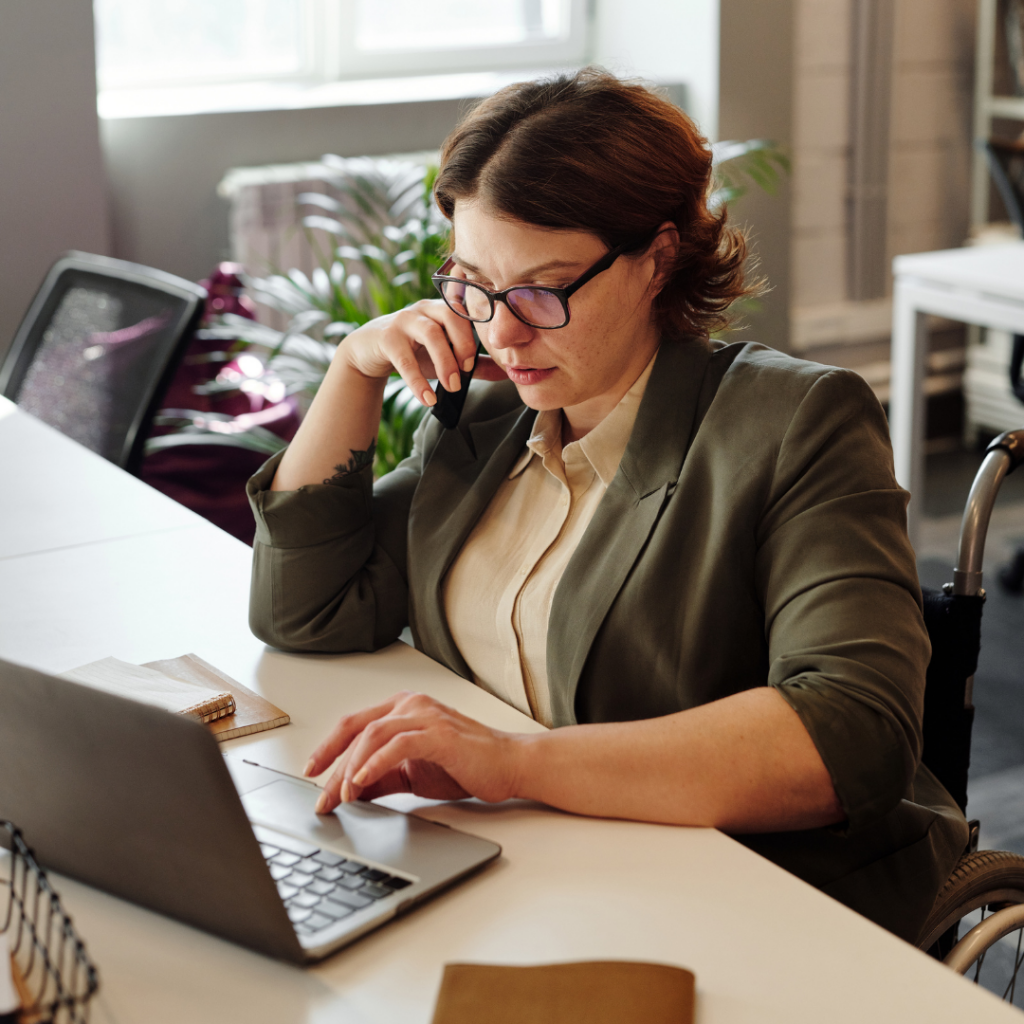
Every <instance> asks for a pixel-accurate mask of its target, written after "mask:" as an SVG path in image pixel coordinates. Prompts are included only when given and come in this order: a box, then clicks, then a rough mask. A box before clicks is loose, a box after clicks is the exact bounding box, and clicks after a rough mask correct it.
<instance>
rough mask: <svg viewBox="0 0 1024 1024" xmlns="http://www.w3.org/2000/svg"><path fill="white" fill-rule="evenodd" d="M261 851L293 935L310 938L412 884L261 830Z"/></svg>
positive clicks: (335, 854) (347, 859) (395, 876)
mask: <svg viewBox="0 0 1024 1024" xmlns="http://www.w3.org/2000/svg"><path fill="white" fill-rule="evenodd" d="M259 831H260V832H263V835H262V836H260V835H258V836H257V838H259V839H260V849H261V850H262V851H263V856H264V858H265V859H266V861H267V867H268V868H269V869H270V874H271V877H272V878H273V879H274V882H275V883H276V884H277V891H278V892H279V893H280V894H281V899H282V900H284V905H285V907H286V908H287V910H288V916H289V917H290V918H291V921H292V924H293V925H294V927H295V931H296V932H298V933H299V935H312V934H314V932H318V931H321V930H323V929H324V928H329V927H330V926H331V925H333V924H335V923H336V922H337V921H341V920H343V919H344V918H346V917H348V916H349V915H350V914H354V913H355V912H356V911H357V910H362V909H363V908H364V907H368V906H370V905H371V904H372V903H374V902H375V901H377V900H383V899H386V898H387V897H388V896H391V895H393V894H394V893H396V892H398V890H399V889H404V888H405V887H406V886H407V885H412V881H411V880H410V879H408V878H401V877H400V876H398V875H390V874H388V873H387V872H386V871H379V870H378V869H377V868H371V867H369V866H368V865H367V864H363V863H361V862H360V861H357V860H353V859H351V858H349V857H342V856H341V855H340V854H337V853H332V852H331V851H329V850H320V849H318V848H317V847H315V846H313V845H311V844H309V843H304V842H302V841H301V840H299V839H292V838H291V837H290V836H281V835H279V834H278V833H276V832H275V833H273V834H272V835H273V841H267V840H269V838H270V835H271V833H268V832H266V831H264V830H263V829H260V830H259Z"/></svg>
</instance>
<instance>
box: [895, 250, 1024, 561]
mask: <svg viewBox="0 0 1024 1024" xmlns="http://www.w3.org/2000/svg"><path fill="white" fill-rule="evenodd" d="M893 274H894V275H895V285H894V290H893V307H892V377H891V388H890V398H889V430H890V434H891V436H892V449H893V457H894V460H895V465H896V479H897V480H898V481H899V483H900V485H901V486H903V487H905V488H906V489H907V490H908V491H910V493H911V496H912V497H911V501H910V506H909V508H908V512H907V515H908V526H909V529H910V539H911V541H912V542H914V541H916V539H917V536H916V534H917V524H918V520H919V519H920V515H921V509H922V496H923V488H924V417H925V395H924V367H925V359H926V357H927V354H928V352H927V348H928V335H927V329H926V321H925V317H926V316H928V315H929V314H931V315H933V316H943V317H948V318H949V319H950V320H960V321H963V322H964V323H969V324H978V325H979V326H981V327H990V328H994V329H996V330H1003V331H1011V332H1013V333H1016V334H1024V242H1014V243H1010V244H1007V245H992V246H978V247H976V248H967V249H946V250H943V251H940V252H923V253H916V254H914V255H910V256H897V257H896V258H895V259H894V260H893ZM1007 372H1009V367H1007Z"/></svg>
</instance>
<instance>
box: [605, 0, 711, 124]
mask: <svg viewBox="0 0 1024 1024" xmlns="http://www.w3.org/2000/svg"><path fill="white" fill-rule="evenodd" d="M718 7H719V0H597V3H596V6H595V11H594V13H595V24H594V41H593V60H594V62H595V63H597V64H602V65H604V66H605V67H607V68H608V69H609V70H610V71H614V72H616V73H618V74H623V75H639V76H641V77H643V78H650V79H654V80H655V81H659V82H683V83H685V84H686V87H687V94H688V96H687V103H686V107H687V110H688V112H689V113H690V115H691V116H692V117H693V118H694V119H695V120H696V122H697V124H698V125H699V126H700V128H701V130H702V131H703V132H704V134H705V135H707V136H708V138H710V139H715V138H716V137H717V131H718Z"/></svg>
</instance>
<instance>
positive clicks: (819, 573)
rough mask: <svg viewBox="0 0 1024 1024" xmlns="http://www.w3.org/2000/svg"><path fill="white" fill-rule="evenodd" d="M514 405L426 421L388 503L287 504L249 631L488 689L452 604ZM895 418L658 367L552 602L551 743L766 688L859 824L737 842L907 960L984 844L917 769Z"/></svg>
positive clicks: (756, 366) (261, 534) (486, 403)
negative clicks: (966, 852)
mask: <svg viewBox="0 0 1024 1024" xmlns="http://www.w3.org/2000/svg"><path fill="white" fill-rule="evenodd" d="M534 415H535V414H534V413H533V412H532V411H531V410H529V409H527V408H526V407H524V405H523V404H522V402H521V401H520V400H519V397H518V394H517V392H516V390H515V388H514V387H513V386H512V385H511V384H507V383H499V384H481V383H474V385H473V386H472V387H471V389H470V393H469V395H468V397H467V402H466V408H465V410H464V412H463V416H462V420H461V422H460V424H459V426H458V427H457V428H456V429H454V430H450V431H446V430H444V429H442V428H441V427H440V425H439V424H438V423H437V422H436V421H435V420H434V419H433V417H427V418H426V420H425V421H424V424H423V425H422V427H421V428H420V430H419V431H418V435H417V442H416V449H415V451H414V453H413V455H412V456H411V457H410V458H409V459H407V460H406V461H405V462H403V463H402V464H401V465H400V466H399V467H398V468H397V469H396V470H394V472H392V473H390V474H388V475H387V476H385V477H383V478H382V479H381V480H379V481H377V483H376V484H375V485H374V484H373V483H372V478H371V475H370V470H369V469H366V470H363V471H362V472H360V473H355V474H351V475H349V476H347V477H343V478H342V479H341V482H340V483H332V484H325V485H316V486H310V487H304V488H301V489H300V490H298V491H294V492H271V491H269V489H268V488H269V485H270V482H271V480H272V479H273V474H274V472H275V469H276V464H277V458H278V457H276V456H275V458H274V459H272V460H270V462H268V463H267V465H266V466H264V467H263V468H262V469H261V470H260V472H259V473H257V474H256V476H255V477H253V479H252V481H250V485H249V493H250V497H251V501H252V506H253V510H254V512H255V515H256V519H257V531H256V541H255V548H254V566H253V585H252V601H251V610H250V622H251V626H252V629H253V632H254V633H255V634H256V635H257V636H259V637H260V638H261V639H263V640H265V641H266V642H267V643H269V644H272V645H274V646H276V647H280V648H283V649H285V650H291V651H319V652H325V651H330V652H338V651H354V650H373V649H377V648H379V647H381V646H383V645H385V644H388V643H391V642H392V641H393V640H394V639H395V638H396V637H397V636H398V634H399V633H400V632H401V630H402V629H403V628H404V627H405V626H406V625H407V624H408V625H410V626H411V627H412V633H413V637H414V638H415V641H416V646H417V647H418V648H419V649H420V650H422V651H424V652H425V653H426V654H428V655H430V656H431V657H432V658H434V659H436V660H437V661H439V662H441V663H442V664H444V665H447V666H448V667H449V668H451V669H452V670H453V671H454V672H457V673H459V674H460V675H462V676H465V677H467V678H468V677H469V676H470V672H469V669H468V668H467V666H466V663H465V661H464V660H463V658H462V656H461V655H460V653H459V651H458V649H457V648H456V646H455V644H454V642H453V640H452V636H451V632H450V630H449V628H448V624H447V622H446V621H445V614H444V605H443V601H442V597H441V588H442V581H443V579H444V577H445V574H446V572H447V571H448V568H449V567H450V566H451V564H452V561H453V559H454V558H455V557H456V555H457V554H458V552H459V549H460V548H461V546H462V544H463V543H464V541H465V540H466V538H467V537H468V535H469V533H470V531H471V530H472V529H473V526H474V524H475V523H476V522H477V520H478V519H479V518H480V515H481V513H482V512H483V510H484V509H485V508H486V507H487V504H488V502H489V501H490V500H491V497H492V496H493V495H494V493H495V491H496V490H497V488H498V486H499V484H500V483H501V481H502V480H504V479H505V478H506V477H507V475H508V473H509V471H510V470H511V468H512V466H513V464H514V463H515V461H516V459H517V458H518V457H519V455H520V454H521V453H522V451H523V447H524V445H525V443H526V440H527V438H528V437H529V435H530V430H531V427H532V424H533V419H534ZM906 500H907V494H906V492H904V491H902V490H901V489H900V488H899V487H898V485H897V484H896V481H895V479H894V476H893V470H892V452H891V449H890V445H889V439H888V430H887V425H886V421H885V417H884V414H883V412H882V409H881V407H880V406H879V404H878V402H877V400H876V399H875V397H874V395H873V394H872V392H871V390H870V389H869V388H868V387H867V385H866V384H865V383H864V382H863V380H862V379H861V378H860V377H859V376H858V375H856V374H854V373H852V372H850V371H847V370H841V369H836V368H830V367H824V366H819V365H817V364H814V363H808V362H803V361H800V360H796V359H792V358H790V357H788V356H785V355H782V354H780V353H778V352H774V351H772V350H771V349H767V348H765V347H763V346H759V345H753V344H748V343H739V344H728V345H727V344H722V343H717V342H709V341H707V340H705V339H695V338H690V339H682V340H680V339H669V340H666V341H665V342H664V343H663V344H662V345H661V348H660V350H659V353H658V357H657V360H656V362H655V366H654V369H653V371H652V374H651V377H650V380H649V382H648V385H647V389H646V391H645V393H644V397H643V401H642V403H641V406H640V409H639V412H638V415H637V420H636V425H635V427H634V429H633V433H632V435H631V437H630V440H629V444H628V445H627V447H626V451H625V454H624V455H623V458H622V462H621V465H620V467H619V471H618V473H617V475H616V477H615V478H614V480H613V481H612V483H611V485H610V486H609V488H608V490H607V492H606V494H605V496H604V498H603V499H602V501H601V503H600V505H599V506H598V509H597V511H596V513H595V515H594V518H593V519H592V521H591V523H590V525H589V527H588V528H587V531H586V533H585V534H584V536H583V539H582V540H581V542H580V544H579V547H578V548H577V550H576V552H575V553H574V555H573V557H572V559H571V560H570V562H569V565H568V567H567V568H566V571H565V574H564V576H563V578H562V581H561V583H560V585H559V587H558V590H557V592H556V594H555V598H554V603H553V605H552V609H551V619H550V625H549V630H548V677H549V681H550V687H551V704H552V713H553V717H554V721H555V724H556V725H558V726H562V725H571V724H574V723H576V722H606V721H623V720H634V719H643V718H650V717H654V716H657V715H665V714H670V713H672V712H676V711H680V710H683V709H686V708H691V707H695V706H697V705H700V704H704V703H707V702H708V701H712V700H716V699H718V698H721V697H725V696H728V695H729V694H732V693H737V692H739V691H741V690H746V689H749V688H750V687H754V686H765V685H768V686H774V687H776V688H777V689H778V691H779V693H780V694H781V695H782V696H783V697H784V698H785V700H786V701H788V703H789V704H790V705H791V706H792V707H793V708H794V709H795V710H796V712H797V713H798V714H799V715H800V717H801V719H802V721H803V722H804V724H805V726H806V727H807V730H808V732H809V733H810V735H811V737H812V739H813V740H814V742H815V744H816V746H817V748H818V750H819V751H820V753H821V756H822V758H823V760H824V762H825V764H826V766H827V767H828V770H829V772H830V773H831V776H832V780H833V783H834V785H835V789H836V793H837V795H838V797H839V800H840V802H841V803H842V806H843V808H844V810H845V811H846V815H847V820H846V822H845V823H844V824H843V825H842V826H841V827H837V828H832V829H815V830H809V831H803V832H789V833H777V834H772V835H763V836H746V837H739V838H740V841H741V842H744V843H746V844H747V845H748V846H750V847H751V848H752V849H755V850H757V851H759V852H761V853H763V854H764V855H765V856H768V857H769V858H771V859H772V860H774V861H775V862H776V863H778V864H780V865H782V866H783V867H785V868H787V869H789V870H791V871H793V872H794V873H795V874H797V875H799V876H800V877H802V878H804V879H805V880H807V881H808V882H810V883H811V884H813V885H815V886H818V887H819V888H821V889H823V890H824V891H825V892H827V893H829V894H831V895H833V896H835V897H836V898H837V899H839V900H841V901H842V902H844V903H846V904H848V905H849V906H851V907H853V908H854V909H856V910H859V911H861V912H862V913H864V914H866V915H867V916H869V917H871V918H872V919H874V920H876V921H878V922H879V923H881V924H883V925H885V926H886V927H888V928H890V929H891V930H893V931H895V932H896V933H897V934H899V935H902V936H904V937H906V938H908V939H910V940H913V939H914V938H916V935H917V933H918V930H919V929H920V926H921V924H922V923H923V921H924V918H925V916H926V915H927V913H928V910H929V909H930V907H931V903H932V901H933V899H934V897H935V894H936V892H937V891H938V888H939V886H940V885H941V884H942V882H944V881H945V879H946V878H947V877H948V875H949V873H950V871H951V870H952V868H953V865H954V864H955V862H956V860H957V857H958V856H959V854H960V853H961V852H962V850H963V848H964V845H965V843H966V842H967V826H966V822H965V821H964V819H963V816H962V815H961V814H960V812H959V810H958V809H957V808H956V806H955V804H954V803H953V801H952V800H951V799H950V797H949V796H948V794H946V793H945V791H944V790H943V789H942V787H941V786H940V785H939V784H938V782H936V780H935V779H934V777H933V776H932V775H931V773H930V772H928V770H927V769H925V768H923V767H922V766H921V765H920V755H921V716H922V707H923V692H924V674H925V667H926V665H927V662H928V657H929V653H930V651H929V645H928V637H927V633H926V631H925V628H924V624H923V619H922V614H921V607H920V604H921V597H920V590H919V586H918V581H917V574H916V567H915V561H914V553H913V550H912V549H911V547H910V544H909V542H908V540H907V534H906Z"/></svg>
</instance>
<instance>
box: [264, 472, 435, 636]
mask: <svg viewBox="0 0 1024 1024" xmlns="http://www.w3.org/2000/svg"><path fill="white" fill-rule="evenodd" d="M281 457H282V453H279V454H277V455H275V456H274V457H273V458H271V459H270V460H269V461H268V462H267V463H265V464H264V465H263V466H262V467H261V468H260V470H259V471H258V472H257V473H256V474H255V475H254V476H253V477H252V478H251V479H250V481H249V483H248V485H247V488H246V490H247V493H248V496H249V503H250V505H251V506H252V510H253V514H254V515H255V517H256V538H255V542H254V545H253V569H252V586H251V590H250V601H249V625H250V628H251V629H252V631H253V633H254V634H255V635H256V636H257V637H259V638H260V639H261V640H263V641H264V642H265V643H268V644H270V645H272V646H274V647H279V648H281V649H283V650H288V651H306V652H319V653H342V652H348V651H372V650H377V649H378V648H380V647H384V646H386V645H387V644H389V643H391V642H392V641H394V640H395V639H396V638H397V637H398V635H399V634H400V633H401V631H402V629H403V628H404V627H405V626H406V625H407V623H408V618H409V611H408V605H409V596H408V584H407V574H406V526H407V521H408V509H409V504H410V502H411V500H412V494H413V492H414V490H415V487H416V483H417V481H418V479H419V466H420V462H421V460H420V457H419V453H418V452H414V454H413V455H412V456H411V457H410V458H409V459H407V460H405V462H403V463H402V464H401V465H400V466H399V467H398V468H396V469H395V470H394V471H393V472H392V473H389V474H388V475H387V476H386V477H384V478H382V480H381V481H379V482H378V484H377V486H376V487H374V483H373V475H372V470H371V468H370V467H369V466H367V467H366V468H364V469H362V470H360V471H358V472H356V473H351V474H349V475H347V476H343V477H340V478H336V479H335V480H334V481H333V482H331V483H324V484H312V485H308V486H305V487H300V488H299V489H298V490H295V491H272V490H270V485H271V483H272V481H273V479H274V474H275V473H276V472H277V466H278V463H279V462H280V460H281Z"/></svg>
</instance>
